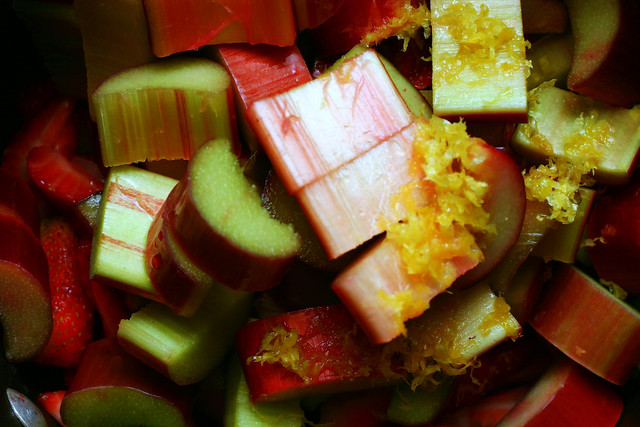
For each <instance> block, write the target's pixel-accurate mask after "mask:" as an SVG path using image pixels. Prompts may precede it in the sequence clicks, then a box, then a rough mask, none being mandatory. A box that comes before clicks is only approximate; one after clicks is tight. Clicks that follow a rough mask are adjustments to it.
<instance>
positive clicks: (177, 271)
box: [145, 203, 212, 317]
mask: <svg viewBox="0 0 640 427" xmlns="http://www.w3.org/2000/svg"><path fill="white" fill-rule="evenodd" d="M165 217H166V203H165V204H164V205H163V206H162V208H161V209H160V212H158V213H157V214H156V216H155V218H154V220H153V222H152V223H151V226H150V227H149V234H148V237H147V247H146V249H145V263H146V265H147V271H148V273H149V280H151V283H152V284H153V287H154V289H155V291H156V294H157V297H156V298H155V299H156V300H158V301H162V302H163V303H164V304H166V305H168V306H169V307H170V308H171V309H172V310H173V311H175V312H176V313H177V314H180V315H182V316H186V317H190V316H193V314H194V313H195V312H196V311H197V310H198V307H200V304H201V303H202V301H203V300H204V298H205V296H206V295H207V292H208V291H209V289H210V288H211V283H212V279H211V278H210V277H209V276H208V275H206V274H205V273H203V272H202V271H201V270H200V269H199V268H197V267H196V266H194V265H193V263H192V262H191V261H190V260H189V259H188V258H187V256H186V255H185V254H184V251H183V250H182V248H180V247H179V245H178V244H177V243H176V242H175V236H174V235H173V234H172V231H173V230H172V229H171V227H168V226H167V222H166V221H165Z"/></svg>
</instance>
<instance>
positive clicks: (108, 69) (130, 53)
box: [72, 0, 156, 118]
mask: <svg viewBox="0 0 640 427" xmlns="http://www.w3.org/2000/svg"><path fill="white" fill-rule="evenodd" d="M73 6H75V10H76V13H77V16H78V20H79V23H80V29H81V30H82V45H81V48H82V47H83V48H84V59H85V64H86V87H85V93H86V94H87V95H88V98H89V100H90V101H91V94H92V93H93V90H94V89H95V88H96V87H97V86H98V85H99V84H100V83H102V82H103V81H104V80H106V79H107V78H109V77H111V76H112V75H114V74H116V73H118V72H120V71H122V70H124V69H126V68H130V67H133V66H137V65H140V64H144V63H147V62H151V61H153V60H155V59H156V57H155V56H154V55H153V52H152V51H151V43H150V41H149V29H148V28H147V19H146V16H145V13H144V6H143V2H142V1H141V0H109V1H94V0H74V2H73ZM73 6H72V7H73ZM89 109H90V111H91V116H92V117H94V118H95V111H94V108H93V103H92V102H89Z"/></svg>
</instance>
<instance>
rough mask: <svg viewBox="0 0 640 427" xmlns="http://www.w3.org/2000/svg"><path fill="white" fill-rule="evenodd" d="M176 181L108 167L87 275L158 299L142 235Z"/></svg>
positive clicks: (119, 167) (131, 170)
mask: <svg viewBox="0 0 640 427" xmlns="http://www.w3.org/2000/svg"><path fill="white" fill-rule="evenodd" d="M176 183H177V181H176V180H174V179H172V178H168V177H165V176H163V175H159V174H156V173H153V172H149V171H146V170H143V169H140V168H137V167H134V166H118V167H114V168H111V169H110V171H109V176H108V178H107V181H106V183H105V188H104V192H103V194H102V198H101V202H100V210H99V212H98V217H97V219H96V226H95V228H94V237H93V250H92V251H91V276H92V277H94V278H96V279H98V278H99V279H100V280H101V281H105V282H106V283H109V284H110V285H112V286H115V287H117V288H120V289H123V290H125V291H127V292H131V293H134V294H137V295H142V296H144V297H147V298H150V299H158V298H159V297H158V296H157V292H156V291H155V289H154V287H153V284H152V283H151V280H150V279H149V274H148V273H147V269H146V265H145V256H144V252H145V249H146V247H147V235H148V233H149V228H150V227H151V223H152V222H153V220H154V218H155V216H156V215H157V214H158V212H159V211H160V209H161V207H162V205H163V203H164V201H165V199H166V198H167V196H168V195H169V193H170V192H171V190H172V189H173V187H174V186H175V185H176Z"/></svg>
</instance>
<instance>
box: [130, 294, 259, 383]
mask: <svg viewBox="0 0 640 427" xmlns="http://www.w3.org/2000/svg"><path fill="white" fill-rule="evenodd" d="M252 301H253V295H252V294H251V293H248V292H239V291H235V290H233V289H229V288H228V287H226V286H223V285H221V284H218V283H213V284H212V286H211V288H210V291H209V293H208V294H207V295H206V296H205V299H204V301H203V302H202V304H200V306H199V308H198V310H197V311H196V313H195V314H193V315H192V316H191V317H184V316H181V315H178V314H176V313H174V312H173V311H172V310H170V309H169V308H168V307H167V306H166V305H164V304H161V303H158V302H152V303H150V304H148V305H146V306H145V307H143V308H142V309H140V310H138V311H137V312H135V313H133V314H132V315H131V317H130V318H129V319H126V320H123V321H122V322H120V327H119V328H118V341H119V342H120V345H122V347H123V348H124V349H125V350H127V352H128V353H130V354H132V355H133V356H135V357H136V358H138V359H140V360H141V361H143V362H144V363H145V364H146V365H148V366H151V367H152V368H154V369H155V370H157V371H158V372H160V373H162V374H163V375H165V376H166V377H168V378H170V379H171V380H172V381H173V382H175V383H176V384H180V385H187V384H194V383H196V382H199V381H201V380H202V379H204V378H205V377H206V376H207V374H209V372H211V370H213V368H215V367H216V366H217V365H218V364H219V363H221V362H222V361H223V360H224V357H225V355H227V354H228V352H229V349H230V348H231V347H232V346H233V336H234V333H235V332H236V330H238V329H240V327H242V326H243V325H244V324H245V323H246V322H247V320H248V318H249V312H250V310H251V304H252Z"/></svg>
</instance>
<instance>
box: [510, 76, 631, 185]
mask: <svg viewBox="0 0 640 427" xmlns="http://www.w3.org/2000/svg"><path fill="white" fill-rule="evenodd" d="M511 147H512V148H513V149H514V151H516V152H517V153H518V154H520V155H522V156H524V157H526V158H528V159H530V160H532V161H538V162H546V161H547V159H548V158H549V157H552V158H555V159H564V160H566V161H568V162H569V163H571V164H573V165H575V166H576V167H577V168H576V169H580V168H587V169H586V170H584V172H583V173H589V172H590V170H589V167H590V166H591V165H593V173H594V177H595V179H596V180H597V181H598V182H600V183H602V184H614V185H615V184H622V183H624V182H627V181H628V180H629V177H630V174H631V172H632V170H633V165H634V163H635V159H636V155H637V153H638V150H639V149H640V106H636V107H634V108H631V109H626V108H620V107H614V106H611V105H608V104H604V103H601V102H598V101H596V100H594V99H592V98H589V97H586V96H583V95H579V94H576V93H573V92H571V91H568V90H564V89H559V88H556V87H554V86H553V85H552V84H544V85H541V86H539V87H537V88H536V89H533V90H532V91H531V92H530V94H529V112H528V123H521V124H519V125H518V126H517V127H516V131H515V133H514V134H513V136H512V138H511Z"/></svg>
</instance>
